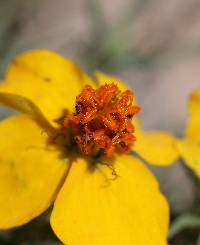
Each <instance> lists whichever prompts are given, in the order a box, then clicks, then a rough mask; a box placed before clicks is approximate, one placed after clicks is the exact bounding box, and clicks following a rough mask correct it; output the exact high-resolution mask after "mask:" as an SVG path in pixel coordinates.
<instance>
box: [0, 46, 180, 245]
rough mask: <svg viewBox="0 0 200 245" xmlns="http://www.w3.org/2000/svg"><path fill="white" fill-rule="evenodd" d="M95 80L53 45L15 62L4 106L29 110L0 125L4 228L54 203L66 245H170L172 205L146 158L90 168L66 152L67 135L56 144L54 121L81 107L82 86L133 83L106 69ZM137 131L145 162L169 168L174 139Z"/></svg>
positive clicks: (54, 219)
mask: <svg viewBox="0 0 200 245" xmlns="http://www.w3.org/2000/svg"><path fill="white" fill-rule="evenodd" d="M96 80H97V83H96V84H95V83H93V82H92V80H91V79H90V78H89V77H88V76H87V75H86V74H85V73H84V72H83V71H82V70H81V69H80V68H79V67H78V66H77V65H75V64H74V63H72V62H71V61H70V60H66V59H64V58H63V57H61V56H60V55H58V54H56V53H54V52H51V51H47V50H38V51H30V52H27V53H24V54H22V55H19V56H17V57H16V58H15V59H14V60H13V61H12V62H11V64H10V65H9V66H8V69H7V72H6V75H5V81H4V82H2V83H1V84H0V103H1V104H3V105H6V106H9V107H12V108H14V109H16V110H18V111H20V112H22V113H23V114H20V115H15V116H11V117H9V118H7V119H5V120H3V121H1V122H0V135H1V140H0V166H1V171H0V192H1V195H0V228H1V229H7V228H11V227H16V226H19V225H22V224H24V223H26V222H28V221H30V220H31V219H33V218H34V217H36V216H38V215H39V214H41V213H42V212H43V211H44V210H45V209H47V208H48V207H49V206H50V205H52V204H54V207H53V211H52V215H51V226H52V228H53V230H54V232H55V233H56V235H57V236H58V237H59V238H60V239H61V241H62V242H63V243H65V244H69V245H77V244H79V245H81V244H82V245H90V244H95V245H102V244H105V245H112V244H113V245H117V244H120V245H121V244H123V245H132V244H137V245H147V244H148V245H166V244H167V239H166V237H167V232H168V222H169V210H168V204H167V202H166V200H165V198H164V196H163V195H162V194H161V193H160V191H159V186H158V183H157V181H156V179H155V178H154V176H153V175H152V174H151V172H150V171H149V170H148V168H147V167H146V166H145V165H144V163H142V162H141V161H140V160H139V159H137V158H136V157H134V156H132V155H125V154H124V155H116V156H115V157H114V158H111V160H110V159H105V162H106V164H99V163H97V164H96V165H94V166H95V168H94V169H91V168H90V167H91V163H90V161H89V160H88V159H89V158H86V157H82V156H81V155H78V154H74V153H71V152H69V151H67V149H66V146H65V144H66V142H63V141H62V137H61V138H59V137H58V135H57V136H56V140H55V142H59V143H52V144H51V143H50V142H49V141H50V139H52V135H56V132H57V130H58V124H57V123H56V122H55V120H56V119H59V118H60V117H61V116H62V115H63V113H64V112H66V110H68V111H70V112H73V111H74V107H75V101H76V96H77V95H78V94H80V92H81V90H82V88H83V86H85V85H86V84H89V85H91V86H93V87H96V86H99V85H101V84H102V83H103V84H104V83H110V82H111V83H112V82H114V83H116V84H118V86H119V88H120V89H122V90H124V89H125V88H126V85H125V84H123V83H122V82H120V81H119V80H118V79H116V78H113V77H110V76H107V75H105V74H102V73H97V74H96ZM136 128H138V129H136V130H138V131H136V135H137V137H138V142H137V143H136V145H135V151H136V152H137V153H138V154H140V155H141V156H142V157H143V158H144V159H145V160H147V161H149V162H152V163H153V164H161V165H167V164H170V163H171V162H173V161H174V160H175V159H176V158H177V153H176V151H174V150H173V144H174V138H173V137H172V136H170V135H168V134H166V133H162V132H160V133H148V134H145V133H144V132H143V131H142V129H141V128H140V127H139V126H138V127H136ZM50 136H51V137H50ZM133 150H134V148H133ZM102 161H104V159H103V160H102ZM110 161H111V164H112V165H110V164H109V163H110ZM109 166H114V171H115V172H116V173H117V175H119V176H118V177H116V178H115V179H113V169H110V167H109ZM111 170H112V171H111Z"/></svg>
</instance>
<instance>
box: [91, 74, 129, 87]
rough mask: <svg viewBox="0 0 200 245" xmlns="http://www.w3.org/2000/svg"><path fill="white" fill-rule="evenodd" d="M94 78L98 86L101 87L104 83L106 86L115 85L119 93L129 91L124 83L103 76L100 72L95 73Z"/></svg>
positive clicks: (105, 75) (117, 79) (114, 78)
mask: <svg viewBox="0 0 200 245" xmlns="http://www.w3.org/2000/svg"><path fill="white" fill-rule="evenodd" d="M95 77H96V80H97V83H98V85H99V86H101V85H103V84H105V83H107V84H109V83H115V84H117V86H118V88H119V89H120V90H121V91H124V90H127V89H129V88H128V86H127V85H126V84H125V83H124V82H122V81H121V80H120V79H119V78H117V77H114V76H110V75H108V74H105V73H103V72H100V71H97V72H95Z"/></svg>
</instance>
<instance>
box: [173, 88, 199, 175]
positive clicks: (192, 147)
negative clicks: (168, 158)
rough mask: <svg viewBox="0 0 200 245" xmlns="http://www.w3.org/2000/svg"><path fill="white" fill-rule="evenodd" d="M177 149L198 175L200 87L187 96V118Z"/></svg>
mask: <svg viewBox="0 0 200 245" xmlns="http://www.w3.org/2000/svg"><path fill="white" fill-rule="evenodd" d="M178 150H179V153H180V155H181V157H182V158H183V160H184V162H185V163H186V165H187V166H189V167H190V168H191V169H192V170H193V171H194V172H195V173H196V174H197V175H198V176H199V177H200V89H198V90H196V91H194V92H193V93H192V95H191V96H190V98H189V119H188V123H187V126H186V129H185V137H184V138H183V139H181V140H179V141H178Z"/></svg>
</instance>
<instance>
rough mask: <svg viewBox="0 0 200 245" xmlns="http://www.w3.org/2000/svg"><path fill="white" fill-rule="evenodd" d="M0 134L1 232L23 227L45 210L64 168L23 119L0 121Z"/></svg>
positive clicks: (30, 123) (42, 136) (33, 126)
mask: <svg viewBox="0 0 200 245" xmlns="http://www.w3.org/2000/svg"><path fill="white" fill-rule="evenodd" d="M0 135H1V139H0V229H5V228H10V227H15V226H18V225H21V224H24V223H26V222H28V221H29V220H31V219H33V218H34V217H36V216H37V215H39V214H40V213H42V212H43V211H44V210H45V209H47V208H48V206H49V205H50V204H51V203H52V201H53V200H54V199H55V195H56V194H57V191H58V189H59V188H60V185H61V184H62V181H63V178H64V177H65V174H66V171H67V169H68V165H67V163H66V162H65V161H64V160H63V159H62V158H61V157H60V152H58V150H56V148H55V147H54V146H48V145H47V143H46V141H47V135H46V134H45V133H42V131H41V129H40V128H39V127H38V126H37V124H36V123H35V122H34V121H32V120H30V119H29V118H28V117H26V116H22V115H21V116H13V117H10V118H8V119H6V120H3V121H1V122H0Z"/></svg>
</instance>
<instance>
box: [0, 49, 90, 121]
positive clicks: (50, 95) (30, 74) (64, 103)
mask: <svg viewBox="0 0 200 245" xmlns="http://www.w3.org/2000/svg"><path fill="white" fill-rule="evenodd" d="M85 84H93V83H92V82H91V80H90V78H89V77H88V76H87V75H86V74H85V73H84V72H83V71H82V70H81V69H80V68H79V67H78V66H77V65H76V64H74V63H73V62H72V61H70V60H67V59H65V58H64V57H62V56H61V55H59V54H57V53H55V52H52V51H48V50H35V51H28V52H25V53H24V54H21V55H18V56H17V57H16V58H15V59H13V61H12V62H11V63H10V65H9V66H8V68H7V72H6V75H5V81H3V82H2V83H1V84H0V92H1V91H3V92H8V93H12V94H17V95H21V96H24V97H26V98H28V99H30V100H31V101H33V102H34V103H35V104H36V105H37V106H38V107H39V108H40V110H41V111H42V112H43V113H44V115H45V116H46V117H47V118H48V119H49V120H54V119H57V118H58V117H60V115H61V114H62V112H63V111H64V110H73V108H74V105H75V98H76V95H77V94H79V92H80V91H81V89H82V87H83V86H84V85H85Z"/></svg>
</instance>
